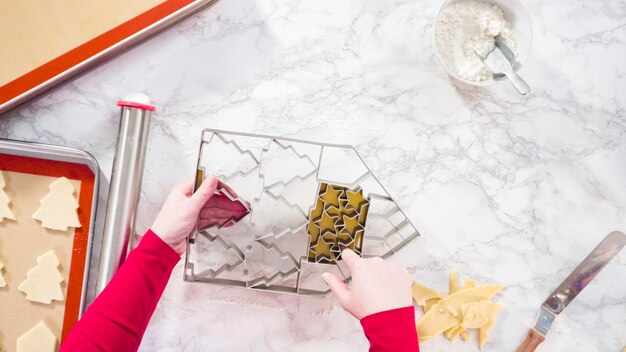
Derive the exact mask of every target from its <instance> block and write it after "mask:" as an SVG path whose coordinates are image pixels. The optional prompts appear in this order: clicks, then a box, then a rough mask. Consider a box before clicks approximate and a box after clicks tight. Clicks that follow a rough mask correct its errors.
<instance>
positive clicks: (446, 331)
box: [412, 270, 504, 349]
mask: <svg viewBox="0 0 626 352" xmlns="http://www.w3.org/2000/svg"><path fill="white" fill-rule="evenodd" d="M449 286H450V287H449V289H450V294H449V295H448V296H447V297H444V295H443V294H441V293H439V292H438V291H436V290H433V289H431V288H429V287H426V286H424V285H421V284H419V283H413V286H412V291H413V300H414V301H415V303H416V304H417V305H418V306H421V307H422V308H423V309H424V316H423V317H422V318H421V319H420V320H419V321H418V322H417V323H416V329H417V334H418V337H419V341H420V342H425V341H428V340H429V339H431V338H432V337H434V336H437V335H439V334H441V333H443V335H444V336H445V337H447V338H448V339H449V340H450V341H454V340H455V339H456V338H457V337H458V336H461V338H462V339H463V340H464V341H465V342H469V341H470V339H471V335H470V334H469V332H468V331H467V330H468V329H478V333H479V346H480V347H481V349H482V348H483V347H484V345H485V343H486V342H487V338H488V332H489V330H491V328H493V326H494V325H495V315H496V314H497V313H498V312H499V311H500V310H501V309H502V305H499V304H495V303H493V302H492V301H491V298H492V297H493V296H494V295H495V294H496V293H498V292H499V291H500V290H501V289H502V288H503V287H504V286H502V285H497V284H493V285H482V286H476V283H475V282H474V281H473V280H469V279H468V280H465V281H464V282H463V286H462V288H461V280H460V279H459V276H458V274H457V272H456V270H452V272H451V273H450V281H449Z"/></svg>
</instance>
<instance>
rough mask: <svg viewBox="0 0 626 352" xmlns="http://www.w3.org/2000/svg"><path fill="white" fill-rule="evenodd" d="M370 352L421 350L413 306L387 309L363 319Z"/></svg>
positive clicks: (413, 351) (362, 322)
mask: <svg viewBox="0 0 626 352" xmlns="http://www.w3.org/2000/svg"><path fill="white" fill-rule="evenodd" d="M361 325H362V326H363V331H364V332H365V336H366V337H367V339H368V340H369V341H370V352H391V351H393V352H408V351H411V352H415V351H418V352H419V350H420V349H419V345H418V343H417V330H416V329H415V309H414V308H413V306H409V307H404V308H397V309H391V310H386V311H384V312H379V313H375V314H372V315H368V316H366V317H365V318H363V319H361Z"/></svg>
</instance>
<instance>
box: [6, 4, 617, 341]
mask: <svg viewBox="0 0 626 352" xmlns="http://www.w3.org/2000/svg"><path fill="white" fill-rule="evenodd" d="M525 4H526V7H527V8H528V10H529V12H530V14H531V18H532V23H533V31H534V41H533V45H532V51H531V55H530V58H529V60H528V61H527V62H526V63H525V64H524V66H523V67H522V69H521V72H520V73H521V74H523V76H524V77H525V79H526V80H527V81H528V82H529V84H530V85H531V86H532V88H533V92H532V94H530V95H529V96H520V95H518V94H517V93H516V92H515V91H514V90H513V89H512V88H511V87H510V86H509V85H508V84H506V83H500V84H497V85H494V86H490V87H487V88H477V87H471V86H466V85H463V84H461V83H458V82H456V81H454V80H453V79H452V78H449V77H448V76H447V75H446V71H445V69H444V68H443V67H442V66H441V65H440V64H439V62H437V59H436V56H435V54H434V51H433V42H432V29H433V27H432V21H433V18H434V16H435V14H436V12H437V10H438V7H439V2H438V1H434V0H426V1H417V0H400V1H358V0H346V1H328V0H322V1H302V0H296V1H292V0H290V1H286V0H275V1H271V0H240V1H227V0H224V1H222V2H221V3H219V4H218V5H216V6H215V7H214V8H212V9H210V10H209V11H207V12H204V13H202V14H201V15H199V16H196V17H193V18H191V19H190V20H188V21H186V22H185V23H183V24H180V25H178V26H176V27H175V28H173V29H172V30H170V31H168V32H167V33H164V34H162V35H160V36H159V37H157V38H155V39H153V40H151V41H150V42H148V43H146V44H144V45H142V46H140V47H138V48H135V49H133V50H131V51H130V52H128V53H126V54H124V55H122V56H121V57H119V58H117V59H115V60H113V61H111V62H109V63H107V64H105V65H103V66H102V67H100V68H98V69H96V70H95V71H93V72H91V73H89V74H87V75H85V76H83V77H82V78H80V79H78V80H76V81H75V82H73V83H71V84H69V85H67V86H65V87H63V88H62V89H59V90H57V91H56V92H54V93H52V94H50V95H48V96H47V97H45V98H43V99H40V100H39V101H37V102H35V103H32V104H30V105H28V106H26V107H25V108H23V109H21V110H20V111H18V112H15V113H13V114H11V115H10V116H9V117H8V118H6V119H3V120H1V121H0V136H1V137H5V138H13V139H19V140H27V141H38V142H42V143H53V144H60V145H67V146H72V147H77V148H81V149H84V150H86V151H88V152H90V153H92V154H94V155H95V157H96V158H97V159H98V161H99V162H100V165H101V167H102V172H103V175H104V179H105V180H104V182H103V185H102V194H101V196H100V198H101V199H100V213H101V214H100V216H102V213H103V211H104V205H105V198H106V191H107V180H108V179H109V177H110V171H111V163H112V158H113V154H114V149H115V142H116V134H117V122H118V108H117V107H116V106H115V101H116V100H117V99H119V98H120V97H122V96H123V95H125V94H126V93H128V92H132V91H138V92H143V93H146V94H148V95H149V96H150V97H151V98H152V99H153V101H154V103H155V104H156V106H157V107H158V112H157V113H156V114H155V115H154V119H153V123H152V126H151V130H150V146H149V150H148V154H147V160H146V171H145V176H144V183H143V189H142V195H141V201H140V210H139V214H138V229H139V230H140V231H144V230H145V229H147V228H148V226H149V225H150V223H151V221H152V219H153V218H154V216H155V215H156V214H157V211H158V209H159V206H160V204H161V202H162V201H163V199H164V198H165V196H166V194H167V192H168V190H169V188H170V187H171V186H172V185H174V184H175V183H178V182H181V181H184V180H187V179H189V178H190V177H192V176H193V168H194V163H195V160H196V153H197V146H198V143H199V138H200V131H201V129H202V128H204V127H212V128H219V129H227V130H235V131H244V132H259V133H266V134H276V135H283V136H292V137H298V138H304V139H312V140H318V141H326V142H341V143H350V144H353V145H355V146H356V147H357V149H358V150H359V152H360V153H361V154H362V155H363V157H364V158H365V160H366V162H367V163H368V164H369V166H370V168H372V170H373V171H374V172H375V173H376V174H377V175H378V176H379V178H380V179H381V181H382V182H383V184H384V185H385V186H386V187H387V188H388V189H389V191H390V192H391V194H392V195H393V196H394V197H395V198H396V200H397V201H398V203H399V204H400V205H401V206H402V207H403V209H404V210H405V211H406V212H407V214H408V215H409V217H410V219H411V220H412V221H413V222H414V223H415V224H416V226H417V227H418V229H419V230H420V232H421V233H422V237H420V238H418V239H417V240H415V241H413V242H412V243H411V244H410V245H409V246H407V247H405V248H404V249H403V250H402V251H401V252H399V253H398V254H397V255H396V256H395V257H394V258H393V259H392V260H393V261H395V262H398V263H401V264H403V265H405V266H406V267H407V268H408V269H409V271H410V273H411V274H412V275H413V277H414V278H415V280H418V281H420V282H422V283H425V284H428V285H430V286H432V287H434V288H437V289H439V290H442V291H443V290H446V283H447V275H448V272H449V270H450V269H451V268H453V267H456V268H457V269H458V270H459V272H460V273H461V274H462V275H466V276H467V277H469V278H472V279H474V280H476V281H477V282H478V283H492V282H499V283H502V284H505V285H506V289H505V290H504V291H503V292H502V293H501V294H499V295H498V296H497V297H496V298H495V301H497V302H500V303H502V304H504V306H505V309H504V311H503V312H502V313H501V314H500V315H499V317H498V324H497V325H496V327H495V328H494V329H493V331H492V333H491V340H490V342H488V344H487V346H486V348H485V350H486V351H512V350H514V348H515V347H517V345H518V344H519V343H520V341H521V340H522V339H523V337H524V336H525V334H526V331H527V329H528V327H529V326H531V324H533V323H534V318H535V314H536V312H537V310H538V307H539V305H540V304H541V302H542V301H543V299H544V298H546V296H547V295H548V294H549V293H550V292H551V291H552V289H554V288H555V287H556V286H557V285H558V284H559V283H560V282H561V281H562V280H563V279H564V278H565V277H566V276H567V274H568V273H569V272H570V271H571V270H572V269H573V268H574V267H575V266H576V264H577V263H578V262H579V261H580V260H582V259H583V258H584V257H585V256H586V255H587V253H588V252H589V251H590V250H591V249H592V248H593V247H594V246H595V245H596V244H597V243H598V242H599V241H600V240H601V239H602V238H603V236H604V235H606V234H607V233H608V232H610V231H612V230H622V231H624V230H626V65H624V63H625V62H626V43H625V40H626V39H625V38H626V5H625V4H624V2H623V1H621V0H607V1H595V2H587V1H581V0H576V1H539V0H530V1H527V2H525ZM98 252H99V247H98V245H97V244H96V248H94V253H98ZM95 257H96V258H94V261H97V255H96V256H95ZM181 264H182V262H181V263H180V264H179V265H178V266H177V268H176V269H175V271H174V274H173V277H172V279H171V280H170V283H169V285H168V287H167V289H166V291H165V293H164V295H163V298H162V300H161V302H160V303H159V306H158V308H157V310H156V312H155V314H154V317H153V318H152V320H151V322H150V325H149V326H148V330H147V332H146V335H145V338H144V341H143V344H142V345H141V348H140V350H142V351H179V350H185V351H320V350H326V351H364V350H366V349H367V346H368V343H367V341H366V339H365V338H364V336H363V334H362V331H361V328H360V326H359V323H358V322H357V321H356V320H355V319H353V318H351V317H350V316H348V315H347V314H346V313H344V312H343V311H342V310H341V309H340V307H339V306H338V305H337V303H336V301H335V300H334V299H333V298H328V299H312V298H304V297H294V296H285V295H275V294H268V293H259V292H251V291H246V290H239V289H229V288H220V287H214V286H208V285H203V284H188V283H184V282H183V281H182V278H181V275H182V265H181ZM92 266H93V263H92ZM625 282H626V251H624V252H622V253H621V254H620V255H618V257H617V258H616V259H615V260H614V261H613V262H611V263H610V264H609V265H608V266H607V267H606V268H605V270H604V271H603V272H602V273H600V275H598V277H597V278H596V279H595V280H594V281H593V282H592V283H591V284H590V285H589V286H588V287H587V288H586V289H585V290H584V291H583V292H582V294H581V295H580V296H579V297H578V298H577V299H576V301H574V303H572V304H571V305H570V306H569V307H568V309H567V310H566V311H565V312H564V313H563V314H561V316H560V317H559V318H558V320H557V322H556V323H555V324H554V326H553V328H552V331H550V334H549V336H548V338H547V340H546V342H545V343H544V344H543V345H542V346H540V348H539V349H538V351H587V352H593V351H598V352H608V351H621V349H622V348H623V347H624V346H626V284H625ZM419 314H420V313H419V312H418V316H419ZM422 350H423V351H426V352H428V351H477V350H478V348H477V343H476V341H473V342H472V343H471V344H465V343H463V342H461V341H456V342H455V343H454V344H451V343H450V342H448V341H447V340H446V339H444V338H443V337H438V338H435V339H433V340H431V341H429V342H427V343H425V344H424V345H423V346H422Z"/></svg>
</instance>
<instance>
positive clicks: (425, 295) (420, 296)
mask: <svg viewBox="0 0 626 352" xmlns="http://www.w3.org/2000/svg"><path fill="white" fill-rule="evenodd" d="M411 290H412V291H413V300H414V301H415V304H417V305H418V306H425V305H426V302H427V301H428V300H431V299H435V298H438V299H442V298H443V297H444V295H443V294H442V293H440V292H437V291H435V290H433V289H432V288H430V287H426V286H424V285H420V284H418V283H417V282H414V283H413V285H412V286H411Z"/></svg>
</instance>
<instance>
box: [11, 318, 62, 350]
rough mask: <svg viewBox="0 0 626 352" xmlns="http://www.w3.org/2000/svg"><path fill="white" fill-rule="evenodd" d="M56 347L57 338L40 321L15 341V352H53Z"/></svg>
mask: <svg viewBox="0 0 626 352" xmlns="http://www.w3.org/2000/svg"><path fill="white" fill-rule="evenodd" d="M56 347H57V337H56V336H54V334H53V333H52V331H50V328H48V326H47V325H46V323H44V322H43V321H40V322H39V323H38V324H37V325H35V326H34V327H33V328H32V329H30V330H28V331H27V332H26V333H25V334H24V335H22V336H20V337H19V338H18V339H17V349H16V351H17V352H54V351H55V350H56Z"/></svg>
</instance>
